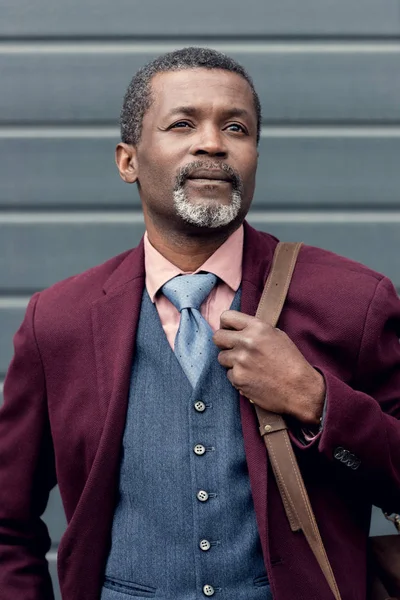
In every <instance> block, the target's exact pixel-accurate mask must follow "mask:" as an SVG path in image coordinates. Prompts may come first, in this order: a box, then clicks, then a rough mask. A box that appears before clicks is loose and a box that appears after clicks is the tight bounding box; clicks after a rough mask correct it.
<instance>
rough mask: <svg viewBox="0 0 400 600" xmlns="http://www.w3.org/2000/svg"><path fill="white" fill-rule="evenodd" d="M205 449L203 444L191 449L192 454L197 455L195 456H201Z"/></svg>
mask: <svg viewBox="0 0 400 600" xmlns="http://www.w3.org/2000/svg"><path fill="white" fill-rule="evenodd" d="M205 451H206V449H205V447H204V446H203V444H196V445H195V447H194V448H193V452H194V453H195V454H197V456H202V455H203V454H204V453H205Z"/></svg>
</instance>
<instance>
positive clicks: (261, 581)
mask: <svg viewBox="0 0 400 600" xmlns="http://www.w3.org/2000/svg"><path fill="white" fill-rule="evenodd" d="M253 583H254V585H255V586H256V587H264V585H269V580H268V575H262V576H261V577H255V578H254V581H253Z"/></svg>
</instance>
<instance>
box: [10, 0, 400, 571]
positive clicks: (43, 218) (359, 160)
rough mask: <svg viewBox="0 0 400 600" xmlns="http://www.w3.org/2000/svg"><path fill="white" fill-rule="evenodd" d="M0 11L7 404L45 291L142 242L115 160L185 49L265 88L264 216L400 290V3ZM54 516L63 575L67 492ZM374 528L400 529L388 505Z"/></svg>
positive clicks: (260, 1) (16, 6)
mask: <svg viewBox="0 0 400 600" xmlns="http://www.w3.org/2000/svg"><path fill="white" fill-rule="evenodd" d="M0 15H1V16H0V155H1V160H0V282H1V283H0V331H1V335H0V403H1V401H2V399H1V392H2V381H3V379H4V375H5V372H6V369H7V365H8V363H9V361H10V358H11V356H12V335H13V333H14V332H15V330H16V329H17V327H18V326H19V323H20V322H21V320H22V317H23V313H24V309H25V307H26V304H27V301H28V298H29V296H30V295H31V294H32V293H33V292H34V291H36V290H40V289H42V288H44V287H46V286H48V285H51V284H52V283H53V282H55V281H57V280H59V279H62V278H64V277H67V276H69V275H71V274H73V273H76V272H79V271H82V270H84V269H86V268H88V267H90V266H92V265H94V264H97V263H99V262H102V261H103V260H106V259H107V258H108V257H110V256H112V255H114V254H117V253H119V252H121V251H123V250H125V249H126V248H129V247H132V246H134V245H136V243H137V241H138V240H139V238H140V236H141V234H142V232H143V223H142V218H141V214H140V207H139V201H138V197H137V194H136V191H135V189H134V188H133V186H127V185H124V184H123V183H122V182H121V181H120V180H119V178H118V176H117V172H116V169H115V166H114V163H113V153H114V146H115V143H116V142H117V141H118V128H117V118H118V114H119V110H120V105H121V100H122V97H123V94H124V92H125V88H126V86H127V84H128V82H129V80H130V78H131V76H132V74H133V73H134V71H135V70H136V69H137V68H138V67H139V66H141V65H142V64H144V62H146V61H147V60H149V59H151V58H152V57H153V56H156V55H157V54H160V53H162V52H164V51H167V50H170V49H174V48H177V47H182V46H184V45H189V44H191V45H209V46H212V47H214V48H217V49H220V50H223V51H226V52H227V53H229V54H231V55H232V56H234V57H236V58H238V59H239V60H240V61H241V62H242V63H243V65H244V66H246V67H247V68H248V69H249V71H250V73H251V74H252V76H253V78H254V81H255V84H256V87H257V89H258V91H259V93H260V96H261V99H262V104H263V112H264V122H263V130H262V139H261V147H260V152H261V159H260V167H259V173H258V187H257V194H256V197H255V200H254V205H253V210H252V212H251V215H250V219H249V220H250V222H251V223H252V224H254V225H255V226H257V227H259V228H260V229H265V230H268V231H270V232H271V233H273V234H275V235H277V236H278V237H280V238H281V239H285V240H304V241H305V242H308V243H311V244H315V245H318V246H321V247H323V248H327V249H329V250H333V251H335V252H338V253H340V254H344V255H346V256H349V257H351V258H354V259H356V260H359V261H362V262H364V263H366V264H367V265H369V266H371V267H373V268H374V269H376V270H379V271H381V272H383V273H385V274H387V275H389V276H390V277H391V278H392V280H393V281H394V282H395V284H396V286H397V288H398V289H400V261H399V259H398V248H399V242H400V192H399V190H400V168H399V163H400V0H302V2H299V1H298V0H247V1H246V2H245V3H244V4H243V5H241V3H239V2H238V0H213V1H210V0H202V2H194V1H191V0H168V1H166V0H146V1H145V2H143V1H142V2H138V1H137V0H129V1H128V0H114V1H113V2H108V1H106V0H83V1H82V0H69V1H68V2H67V1H65V2H54V0H37V1H36V2H31V1H30V0H19V1H18V2H15V0H1V4H0ZM94 510H95V507H94ZM46 520H47V522H48V523H49V526H50V529H51V533H52V539H53V542H54V544H53V549H52V551H51V552H50V554H49V561H50V565H51V569H52V572H53V573H55V561H56V550H57V544H58V541H59V539H60V536H61V535H62V532H63V529H64V526H65V524H64V518H63V516H62V509H61V505H60V500H59V497H58V493H57V491H55V492H54V493H53V494H52V496H51V499H50V504H49V507H48V510H47V512H46ZM372 529H373V532H374V533H377V532H384V531H386V530H388V531H390V532H391V529H390V528H389V527H388V526H387V525H386V523H384V521H383V519H381V518H380V517H379V515H378V513H375V516H374V522H373V527H372Z"/></svg>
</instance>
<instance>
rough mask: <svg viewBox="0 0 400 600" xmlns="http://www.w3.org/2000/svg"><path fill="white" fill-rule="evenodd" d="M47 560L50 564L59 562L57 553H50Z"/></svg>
mask: <svg viewBox="0 0 400 600" xmlns="http://www.w3.org/2000/svg"><path fill="white" fill-rule="evenodd" d="M46 560H48V561H49V562H57V552H55V551H54V550H51V551H50V552H48V553H47V554H46Z"/></svg>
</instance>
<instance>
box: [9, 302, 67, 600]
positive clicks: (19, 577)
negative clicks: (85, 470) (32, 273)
mask: <svg viewBox="0 0 400 600" xmlns="http://www.w3.org/2000/svg"><path fill="white" fill-rule="evenodd" d="M38 298H39V294H36V295H35V296H33V297H32V299H31V301H30V302H29V305H28V308H27V311H26V315H25V319H24V321H23V323H22V325H21V327H20V329H19V330H18V332H17V333H16V335H15V337H14V357H13V360H12V362H11V365H10V368H9V370H8V373H7V377H6V380H5V384H4V405H3V407H2V408H1V410H0V590H1V600H16V599H18V600H53V598H54V595H53V589H52V585H51V579H50V576H49V572H48V564H47V561H46V558H45V556H46V553H47V552H48V550H49V548H50V544H51V542H50V538H49V535H48V531H47V528H46V526H45V524H44V523H43V521H42V520H41V518H40V517H41V515H42V514H43V512H44V510H45V508H46V504H47V501H48V496H49V492H50V490H51V488H52V487H54V485H55V484H56V476H55V467H54V451H53V446H52V440H51V435H50V426H49V419H48V413H47V405H46V386H45V377H44V371H43V365H42V363H41V358H40V353H39V349H38V346H37V343H36V339H35V332H34V316H35V308H36V304H37V301H38Z"/></svg>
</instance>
